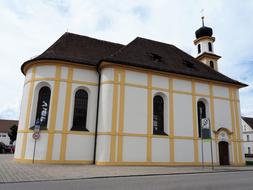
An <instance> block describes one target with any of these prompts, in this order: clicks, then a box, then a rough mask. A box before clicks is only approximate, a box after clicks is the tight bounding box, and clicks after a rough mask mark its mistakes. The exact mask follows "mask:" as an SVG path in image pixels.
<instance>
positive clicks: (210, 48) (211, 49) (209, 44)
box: [208, 42, 213, 51]
mask: <svg viewBox="0 0 253 190" xmlns="http://www.w3.org/2000/svg"><path fill="white" fill-rule="evenodd" d="M208 50H209V51H213V47H212V44H211V42H208Z"/></svg>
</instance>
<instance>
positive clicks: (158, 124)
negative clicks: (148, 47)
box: [153, 96, 166, 135]
mask: <svg viewBox="0 0 253 190" xmlns="http://www.w3.org/2000/svg"><path fill="white" fill-rule="evenodd" d="M153 134H156V135H166V134H165V133H164V102H163V98H162V97H161V96H155V97H154V99H153Z"/></svg>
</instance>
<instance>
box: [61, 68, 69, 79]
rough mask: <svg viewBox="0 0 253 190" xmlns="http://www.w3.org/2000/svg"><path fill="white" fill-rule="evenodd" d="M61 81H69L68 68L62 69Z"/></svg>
mask: <svg viewBox="0 0 253 190" xmlns="http://www.w3.org/2000/svg"><path fill="white" fill-rule="evenodd" d="M61 79H65V80H66V79H68V67H61Z"/></svg>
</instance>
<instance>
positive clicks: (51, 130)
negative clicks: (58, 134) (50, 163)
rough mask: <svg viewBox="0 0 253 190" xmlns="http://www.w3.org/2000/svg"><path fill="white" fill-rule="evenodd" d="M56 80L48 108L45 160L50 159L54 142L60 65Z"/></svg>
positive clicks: (57, 69) (57, 67) (57, 68)
mask: <svg viewBox="0 0 253 190" xmlns="http://www.w3.org/2000/svg"><path fill="white" fill-rule="evenodd" d="M55 77H56V81H55V83H54V90H53V94H52V95H53V97H52V102H51V105H52V106H51V110H50V113H51V115H50V123H49V135H48V144H47V155H46V160H52V154H53V144H54V131H55V125H56V117H57V108H58V99H59V88H60V82H59V78H60V77H61V67H60V66H58V65H57V66H56V71H55Z"/></svg>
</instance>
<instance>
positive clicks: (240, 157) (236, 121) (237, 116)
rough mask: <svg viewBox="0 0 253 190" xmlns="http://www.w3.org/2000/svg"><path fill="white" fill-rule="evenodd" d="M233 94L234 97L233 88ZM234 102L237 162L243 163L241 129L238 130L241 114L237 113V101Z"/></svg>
mask: <svg viewBox="0 0 253 190" xmlns="http://www.w3.org/2000/svg"><path fill="white" fill-rule="evenodd" d="M233 95H234V97H235V96H236V94H235V90H233ZM234 104H235V107H234V108H235V123H236V125H235V128H236V131H237V140H238V142H237V146H238V156H239V159H238V160H239V164H244V163H243V158H242V156H243V153H242V144H241V142H240V141H241V131H240V127H241V125H240V118H241V116H239V113H238V105H237V102H234Z"/></svg>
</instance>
